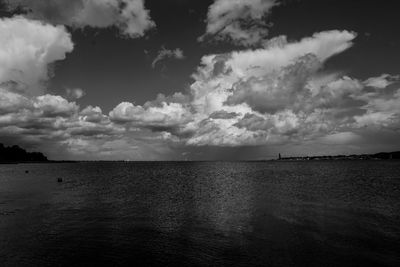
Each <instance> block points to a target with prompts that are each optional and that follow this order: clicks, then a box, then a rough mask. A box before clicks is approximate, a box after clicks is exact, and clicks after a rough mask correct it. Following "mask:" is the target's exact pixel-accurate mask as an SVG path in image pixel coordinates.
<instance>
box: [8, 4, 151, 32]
mask: <svg viewBox="0 0 400 267" xmlns="http://www.w3.org/2000/svg"><path fill="white" fill-rule="evenodd" d="M6 2H7V4H8V7H9V8H10V9H16V8H18V7H21V8H22V9H23V10H25V11H26V13H27V16H28V17H30V18H34V19H40V20H44V21H47V22H50V23H54V24H63V25H68V26H72V27H75V28H84V27H93V28H107V27H117V28H118V29H119V30H120V32H121V34H123V35H125V36H128V37H131V38H136V37H140V36H143V35H144V33H145V31H147V30H149V29H151V28H152V27H154V26H155V23H154V22H153V21H152V20H151V18H150V15H149V11H148V10H147V9H145V6H144V1H143V0H52V1H48V0H35V1H32V0H7V1H6Z"/></svg>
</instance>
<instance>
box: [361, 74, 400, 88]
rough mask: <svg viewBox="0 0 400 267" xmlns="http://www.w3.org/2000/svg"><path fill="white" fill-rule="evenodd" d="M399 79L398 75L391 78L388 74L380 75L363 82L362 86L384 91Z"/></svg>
mask: <svg viewBox="0 0 400 267" xmlns="http://www.w3.org/2000/svg"><path fill="white" fill-rule="evenodd" d="M399 79H400V76H399V75H396V76H393V75H389V74H382V75H381V76H379V77H372V78H369V79H367V80H365V81H364V84H365V85H366V86H369V87H374V88H378V89H384V88H386V87H388V86H389V85H391V84H393V83H395V82H398V81H399Z"/></svg>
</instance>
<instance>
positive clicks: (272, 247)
mask: <svg viewBox="0 0 400 267" xmlns="http://www.w3.org/2000/svg"><path fill="white" fill-rule="evenodd" d="M25 170H29V173H25ZM58 177H62V178H63V180H64V182H63V183H58V182H57V178H58ZM0 265H2V266H100V265H102V266H178V265H179V266H182V265H183V266H400V161H332V162H264V163H262V162H253V163H250V162H247V163H245V162H232V163H229V162H215V163H211V162H197V163H196V162H191V163H190V162H182V163H173V162H169V163H168V162H167V163H154V162H153V163H79V164H24V165H0Z"/></svg>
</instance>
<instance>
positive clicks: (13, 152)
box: [0, 143, 48, 162]
mask: <svg viewBox="0 0 400 267" xmlns="http://www.w3.org/2000/svg"><path fill="white" fill-rule="evenodd" d="M44 161H48V159H47V157H46V156H45V155H43V154H42V153H40V152H27V151H25V150H24V149H22V148H20V147H19V146H15V145H14V146H10V147H6V146H4V145H3V144H1V143H0V162H44Z"/></svg>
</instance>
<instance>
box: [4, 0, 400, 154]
mask: <svg viewBox="0 0 400 267" xmlns="http://www.w3.org/2000/svg"><path fill="white" fill-rule="evenodd" d="M396 2H397V1H395V0H393V1H391V0H383V1H379V2H378V1H376V0H375V1H368V0H352V1H348V0H324V1H321V0H202V1H189V0H163V1H160V0H0V3H1V4H0V17H1V18H0V142H1V143H4V144H7V145H13V144H18V145H20V146H22V147H24V148H26V149H28V150H39V151H42V152H44V153H45V154H46V155H47V156H48V157H49V158H51V159H82V160H91V159H93V160H186V159H188V160H224V159H225V160H234V159H238V160H239V159H240V160H242V159H249V160H252V159H270V158H272V157H276V155H277V153H282V154H283V155H322V154H339V153H340V154H342V153H344V154H352V153H374V152H380V151H394V150H399V149H400V82H399V81H400V76H399V74H400V52H399V48H400V36H399V35H398V30H399V28H400V21H399V20H398V14H397V13H398V8H397V5H396Z"/></svg>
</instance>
